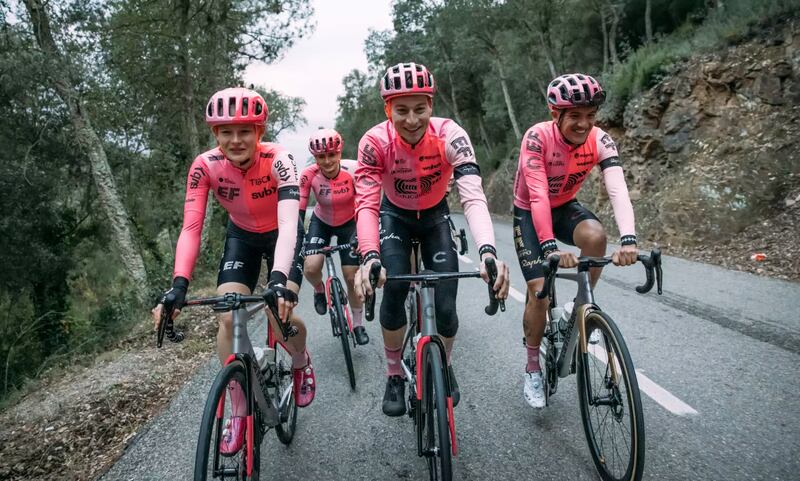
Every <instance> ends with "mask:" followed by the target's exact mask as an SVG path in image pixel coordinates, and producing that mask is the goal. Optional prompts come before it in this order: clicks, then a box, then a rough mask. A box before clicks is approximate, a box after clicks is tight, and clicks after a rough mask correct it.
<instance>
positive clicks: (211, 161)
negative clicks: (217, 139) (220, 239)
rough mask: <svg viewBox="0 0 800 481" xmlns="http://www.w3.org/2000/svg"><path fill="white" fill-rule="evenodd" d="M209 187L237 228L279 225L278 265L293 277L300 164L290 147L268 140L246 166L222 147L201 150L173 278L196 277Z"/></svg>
mask: <svg viewBox="0 0 800 481" xmlns="http://www.w3.org/2000/svg"><path fill="white" fill-rule="evenodd" d="M209 190H212V191H213V192H214V196H215V197H216V198H217V200H218V201H219V203H220V204H221V205H222V207H224V208H225V210H227V211H228V215H229V216H230V219H231V222H233V223H234V224H236V225H237V226H238V227H241V228H242V229H244V230H246V231H250V232H257V233H264V232H269V231H273V230H275V229H278V240H277V244H276V246H275V265H274V266H273V270H276V271H278V272H282V273H283V274H284V275H287V276H288V274H289V268H290V267H291V263H292V260H293V258H294V248H295V242H296V240H297V218H298V209H297V207H298V203H299V190H298V185H297V167H296V165H295V161H294V158H293V157H292V155H291V154H290V153H289V152H288V151H287V150H286V149H284V148H283V147H281V146H280V145H277V144H273V143H268V142H264V143H260V144H259V145H258V147H257V152H256V161H255V162H254V163H253V165H251V166H250V167H249V168H248V169H247V170H244V171H243V170H240V169H239V168H238V167H235V166H234V165H233V164H231V163H230V162H229V161H228V159H227V158H225V155H224V154H223V153H222V151H221V150H220V149H219V148H215V149H212V150H209V151H208V152H205V153H202V154H200V155H198V156H197V158H196V159H195V160H194V162H192V166H191V168H190V169H189V178H188V180H187V182H186V204H185V205H184V208H183V229H182V230H181V235H180V237H179V238H178V246H177V247H176V249H175V270H174V273H173V278H174V277H178V276H181V277H185V278H187V279H191V275H192V271H193V270H194V264H195V261H196V260H197V255H198V253H199V252H200V234H201V233H202V230H203V219H204V218H205V214H206V201H207V200H208V191H209Z"/></svg>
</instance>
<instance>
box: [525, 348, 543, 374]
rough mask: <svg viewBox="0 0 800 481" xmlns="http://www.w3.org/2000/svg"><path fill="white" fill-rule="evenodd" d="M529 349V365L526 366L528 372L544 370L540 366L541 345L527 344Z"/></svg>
mask: <svg viewBox="0 0 800 481" xmlns="http://www.w3.org/2000/svg"><path fill="white" fill-rule="evenodd" d="M527 349H528V365H527V366H526V367H525V370H526V371H527V372H539V371H541V370H542V368H541V366H539V346H534V347H531V346H527Z"/></svg>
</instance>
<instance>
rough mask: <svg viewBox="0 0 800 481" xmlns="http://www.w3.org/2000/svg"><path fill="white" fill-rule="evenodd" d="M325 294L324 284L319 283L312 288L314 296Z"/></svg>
mask: <svg viewBox="0 0 800 481" xmlns="http://www.w3.org/2000/svg"><path fill="white" fill-rule="evenodd" d="M324 293H325V283H324V282H320V283H319V284H317V285H316V286H314V294H324Z"/></svg>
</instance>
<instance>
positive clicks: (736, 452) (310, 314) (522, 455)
mask: <svg viewBox="0 0 800 481" xmlns="http://www.w3.org/2000/svg"><path fill="white" fill-rule="evenodd" d="M456 224H457V225H458V224H461V225H464V220H463V218H462V217H460V216H459V217H457V218H456ZM495 232H496V236H497V239H498V241H497V242H498V246H497V247H498V251H499V254H500V256H501V258H502V259H504V260H506V261H507V262H508V263H509V265H510V267H511V283H512V286H513V287H514V288H516V290H517V291H519V292H521V293H524V280H523V278H522V275H521V273H520V271H519V266H518V264H517V262H516V257H515V254H514V249H513V245H512V236H511V226H510V225H509V224H508V223H506V222H502V221H499V220H496V221H495ZM467 257H469V258H470V259H471V260H472V261H473V262H472V263H470V262H462V264H461V269H462V270H467V269H474V268H475V266H476V264H475V263H474V261H475V260H476V254H475V248H474V246H473V245H471V246H470V253H469V254H468V256H467ZM664 277H665V283H664V286H665V289H664V295H663V296H657V295H656V294H655V293H654V292H653V293H650V294H647V295H639V294H637V293H636V292H635V291H634V290H633V287H634V286H635V285H637V283H641V282H642V281H643V279H644V273H643V269H642V268H641V267H640V266H634V267H629V268H617V267H614V266H610V267H608V268H606V270H605V271H604V274H603V279H602V280H601V281H600V284H599V285H598V286H597V289H596V290H595V296H596V301H597V302H598V303H599V304H600V305H601V306H602V307H603V308H604V309H605V310H606V311H607V312H608V313H609V314H610V315H611V316H612V317H613V318H614V319H615V320H616V322H617V323H618V325H619V326H620V328H621V330H622V333H623V335H624V337H625V339H626V341H627V344H628V347H629V349H630V351H631V355H632V357H633V361H634V364H635V366H636V370H637V372H638V374H639V382H640V386H641V387H642V390H643V395H642V400H643V404H644V416H645V423H646V436H647V438H646V442H647V451H646V462H645V476H644V477H645V479H650V480H657V479H663V480H698V479H708V480H723V479H725V480H783V479H787V480H788V479H798V472H800V379H798V374H797V373H798V369H797V362H798V361H800V309H799V308H798V307H797V304H795V303H796V302H798V301H800V284H794V283H788V282H784V281H778V280H772V279H765V278H760V277H756V276H753V275H750V274H746V273H741V272H732V271H727V270H724V269H721V268H717V267H714V266H710V265H707V264H698V263H692V262H688V261H684V260H681V259H676V258H671V257H666V258H665V259H664ZM559 282H560V283H559V295H560V298H561V299H569V298H571V292H574V287H573V286H574V284H572V283H569V282H567V281H559ZM523 295H524V294H523ZM567 296H569V297H567ZM517 297H519V296H517ZM379 301H380V299H379ZM485 303H486V288H485V285H484V284H482V283H481V282H479V281H478V280H471V279H470V280H466V281H462V282H461V284H460V286H459V293H458V306H459V317H460V326H461V327H460V330H459V333H458V340H457V343H456V347H455V350H454V358H453V363H454V366H455V370H456V374H457V376H458V380H459V384H460V386H461V396H462V397H461V404H460V405H459V406H458V407H457V408H456V411H455V417H456V425H457V436H458V443H459V449H460V451H459V455H458V457H457V458H456V459H455V462H454V469H455V476H454V478H455V479H462V480H484V479H491V480H492V481H500V480H520V479H525V480H527V479H554V480H590V479H592V480H593V479H599V478H598V476H597V474H596V473H595V470H594V467H593V464H592V461H591V458H590V456H589V452H588V448H587V444H586V440H585V438H584V435H583V429H582V426H581V421H580V413H579V407H578V400H577V396H576V392H575V391H576V388H575V384H576V382H575V377H574V376H571V377H569V378H566V379H562V382H561V383H560V384H559V391H558V393H557V394H556V395H555V397H554V398H552V400H551V402H552V404H551V406H549V407H548V408H547V409H545V410H542V411H535V410H532V409H531V408H529V407H528V406H527V404H526V403H525V402H524V400H523V397H522V382H523V379H522V375H523V369H524V363H525V351H524V347H523V345H522V342H521V338H522V328H521V318H522V309H523V304H522V302H521V301H520V300H517V299H514V298H509V300H508V301H507V310H506V312H505V313H501V314H499V315H498V316H496V317H493V318H489V317H487V316H485V315H484V314H483V306H484V305H485ZM298 312H299V313H300V314H301V316H302V318H303V319H305V321H306V323H307V325H308V326H309V330H310V337H309V339H310V341H309V347H310V351H311V354H312V356H313V361H314V365H315V367H316V372H317V380H318V392H317V397H316V399H315V401H314V403H313V404H312V405H311V406H309V407H308V408H305V409H303V410H301V411H300V413H299V416H298V432H297V434H296V436H295V440H294V443H293V444H292V445H291V446H290V447H285V446H283V445H282V444H280V443H279V442H278V440H277V438H276V437H275V436H274V435H273V434H272V433H268V434H267V437H266V440H265V442H264V443H263V445H262V454H261V456H262V473H267V474H262V476H263V477H264V478H266V479H281V480H301V481H306V480H391V479H427V478H426V476H427V471H426V467H425V463H424V461H423V460H422V459H420V458H418V457H417V456H416V447H415V442H416V441H415V437H414V428H413V423H412V421H411V419H409V418H408V417H404V418H388V417H386V416H384V415H383V414H382V413H381V410H380V401H381V398H382V396H383V390H384V382H385V377H384V360H383V349H382V348H383V344H382V340H381V337H380V326H379V324H378V323H377V321H376V322H374V323H370V324H367V330H368V332H369V334H370V336H371V338H372V340H371V342H370V344H369V345H367V346H359V347H358V348H357V349H356V350H355V351H354V361H355V366H356V376H357V378H358V387H357V390H356V391H355V392H351V391H350V388H349V385H348V383H347V374H346V371H345V367H344V360H343V357H342V352H341V346H340V344H339V341H338V340H337V339H334V338H333V337H332V336H331V333H330V322H329V321H328V319H327V317H324V318H321V317H320V316H318V315H317V314H316V313H315V312H314V310H313V306H312V302H311V290H310V288H309V287H308V285H307V284H305V285H304V288H303V291H302V292H301V304H300V306H298ZM264 332H265V331H264V325H263V322H259V321H258V320H254V321H253V324H252V325H251V337H252V338H253V339H254V340H255V339H263V335H262V333H264ZM164 355H165V356H167V355H169V351H168V350H167V351H165V353H164ZM218 369H219V363H218V362H217V360H216V358H214V359H211V360H210V361H209V363H208V364H207V365H206V366H204V367H203V368H202V369H200V370H199V372H198V373H197V375H196V376H195V377H194V378H193V379H190V380H188V381H187V383H186V385H185V387H184V388H183V389H182V391H181V392H180V393H179V394H178V395H177V396H176V397H175V399H174V400H173V402H172V403H171V404H170V406H169V407H168V408H167V409H166V411H165V412H164V413H163V414H162V415H161V416H159V417H158V418H157V419H155V420H153V421H152V422H151V423H150V424H149V425H148V426H147V427H146V428H144V429H143V430H142V431H141V432H140V433H139V434H138V436H137V438H136V440H135V442H134V443H132V445H131V446H130V447H129V448H128V450H127V452H126V454H125V455H124V456H123V457H122V458H121V459H120V460H119V462H118V463H117V464H116V465H115V466H114V467H113V468H112V469H111V470H110V471H109V472H107V473H106V475H105V476H103V477H102V478H101V479H102V480H104V481H111V480H183V479H191V478H192V470H193V461H194V453H195V446H196V442H197V433H198V429H199V423H200V418H201V409H202V407H203V405H204V402H205V397H206V394H207V391H208V389H209V387H210V385H211V382H212V379H213V376H214V375H215V373H216V372H217V370H218Z"/></svg>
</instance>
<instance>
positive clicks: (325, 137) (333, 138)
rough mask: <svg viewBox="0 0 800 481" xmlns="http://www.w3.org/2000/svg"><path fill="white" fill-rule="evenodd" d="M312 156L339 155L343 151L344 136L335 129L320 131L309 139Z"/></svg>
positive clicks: (309, 149)
mask: <svg viewBox="0 0 800 481" xmlns="http://www.w3.org/2000/svg"><path fill="white" fill-rule="evenodd" d="M308 151H309V152H311V155H320V154H328V153H331V154H338V153H339V152H341V151H342V136H341V135H339V132H337V131H335V130H333V129H319V130H317V131H316V132H314V133H313V134H311V138H309V139H308Z"/></svg>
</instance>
